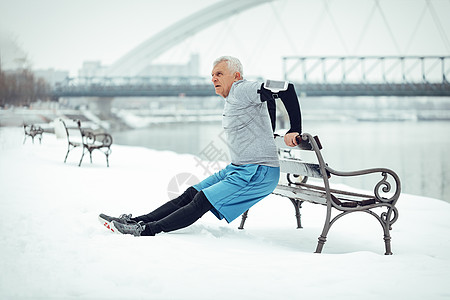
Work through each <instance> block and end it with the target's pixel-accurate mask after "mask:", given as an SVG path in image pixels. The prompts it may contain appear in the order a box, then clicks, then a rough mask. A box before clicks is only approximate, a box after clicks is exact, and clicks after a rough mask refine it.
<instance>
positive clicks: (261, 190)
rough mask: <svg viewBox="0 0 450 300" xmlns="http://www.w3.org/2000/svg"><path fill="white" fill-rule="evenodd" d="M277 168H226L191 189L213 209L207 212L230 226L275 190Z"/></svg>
mask: <svg viewBox="0 0 450 300" xmlns="http://www.w3.org/2000/svg"><path fill="white" fill-rule="evenodd" d="M279 178H280V168H278V167H268V166H262V165H254V164H249V165H241V166H235V165H232V164H230V165H228V166H226V167H225V168H224V169H222V170H220V171H219V172H217V173H215V174H213V175H211V176H209V177H208V178H206V179H205V180H203V181H202V182H200V183H198V184H196V185H194V186H193V187H194V188H195V189H196V190H197V191H203V193H204V194H205V196H206V198H208V200H209V202H211V204H212V205H213V207H214V208H213V209H212V210H211V212H212V213H213V214H214V215H216V217H217V218H219V219H220V220H221V219H223V218H225V220H226V221H227V222H228V223H230V222H231V221H233V220H234V219H236V218H237V217H239V216H240V215H242V214H243V213H244V212H245V211H246V210H248V209H249V208H250V207H252V206H253V205H254V204H256V203H257V202H259V201H260V200H262V199H263V198H265V197H266V196H268V195H269V194H270V193H272V192H273V190H274V189H275V188H276V186H277V184H278V180H279Z"/></svg>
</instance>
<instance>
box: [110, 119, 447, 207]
mask: <svg viewBox="0 0 450 300" xmlns="http://www.w3.org/2000/svg"><path fill="white" fill-rule="evenodd" d="M303 131H304V132H308V133H311V134H313V135H318V136H319V137H320V140H321V142H322V145H323V150H322V152H323V156H324V158H325V161H326V162H327V163H328V164H329V165H330V166H331V167H332V168H333V169H336V170H339V171H353V170H359V169H364V168H372V167H385V168H389V169H392V170H394V171H395V172H396V173H397V174H398V175H399V176H400V179H401V182H402V192H404V193H408V194H414V195H422V196H426V197H432V198H437V199H442V200H445V201H448V202H450V174H449V173H450V155H448V154H447V151H448V149H450V137H449V132H450V122H446V121H434V122H433V121H428V122H418V121H405V122H357V121H345V122H342V121H341V122H339V121H320V122H319V121H308V120H306V121H304V122H303ZM114 142H115V143H117V144H123V145H133V146H143V147H148V148H152V149H156V150H170V151H175V152H177V153H189V154H194V155H197V156H199V157H202V156H203V158H204V154H205V150H206V149H208V147H209V148H210V147H211V146H213V147H214V148H217V149H220V151H223V153H226V155H227V154H228V150H227V148H226V144H225V142H224V140H223V129H222V127H221V124H220V123H219V122H216V123H197V124H170V125H157V126H153V127H152V128H146V129H137V130H129V131H122V132H115V133H114ZM228 157H229V156H228ZM351 185H352V186H355V187H358V188H365V189H372V188H373V184H372V183H367V182H366V181H365V180H364V179H360V180H355V181H353V182H352V183H351Z"/></svg>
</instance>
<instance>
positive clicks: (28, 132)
mask: <svg viewBox="0 0 450 300" xmlns="http://www.w3.org/2000/svg"><path fill="white" fill-rule="evenodd" d="M23 130H24V132H25V137H24V139H23V144H25V140H26V139H27V137H28V136H30V137H31V140H32V141H33V144H34V137H35V136H38V138H39V144H41V142H42V133H44V129H42V128H41V126H36V125H34V124H31V125H26V124H23Z"/></svg>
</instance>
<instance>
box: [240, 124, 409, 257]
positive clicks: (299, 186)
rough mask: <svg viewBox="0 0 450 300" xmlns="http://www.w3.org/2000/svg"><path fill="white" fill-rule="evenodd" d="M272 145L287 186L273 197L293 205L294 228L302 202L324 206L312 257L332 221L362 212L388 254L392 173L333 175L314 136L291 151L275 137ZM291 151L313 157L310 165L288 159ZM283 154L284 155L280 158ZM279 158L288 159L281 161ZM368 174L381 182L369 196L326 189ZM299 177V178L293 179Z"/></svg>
mask: <svg viewBox="0 0 450 300" xmlns="http://www.w3.org/2000/svg"><path fill="white" fill-rule="evenodd" d="M275 141H276V144H277V147H278V149H279V153H280V157H281V158H280V169H281V172H282V173H287V183H281V181H280V183H279V184H278V186H277V188H276V189H275V190H274V192H273V194H275V195H280V196H283V197H286V198H289V199H290V200H291V202H292V204H294V207H295V215H296V218H297V228H302V225H301V219H300V208H301V205H302V203H303V202H304V201H307V202H310V203H316V204H322V205H324V206H326V216H325V224H324V226H323V229H322V233H321V234H320V236H319V241H318V244H317V247H316V251H315V253H321V252H322V248H323V245H324V244H325V242H326V239H327V234H328V232H329V230H330V227H331V226H332V225H333V224H334V222H335V221H337V220H338V219H339V218H341V217H343V216H345V215H348V214H350V213H353V212H365V213H368V214H370V215H372V216H373V217H375V218H376V219H377V220H378V221H379V223H380V224H381V227H382V228H383V233H384V244H385V249H386V252H385V254H386V255H390V254H392V252H391V236H390V230H391V229H392V227H391V226H392V224H394V223H395V222H396V221H397V218H398V210H397V208H396V207H395V204H396V202H397V200H398V198H399V196H400V191H401V186H400V178H399V177H398V176H397V174H396V173H395V172H394V171H392V170H389V169H386V168H374V169H366V170H359V171H353V172H341V171H336V170H334V169H332V168H331V167H329V166H328V164H326V163H325V161H324V159H323V157H322V153H321V151H320V150H321V149H322V145H321V143H320V140H319V138H318V137H317V136H315V137H313V136H312V135H310V134H308V133H304V134H302V135H301V142H300V144H299V145H298V146H296V147H294V148H291V147H287V146H286V145H285V143H284V140H283V137H279V136H278V137H276V138H275ZM292 149H295V150H300V154H302V155H303V154H304V155H305V156H307V153H305V152H309V153H312V154H313V155H310V156H312V157H313V158H314V159H310V161H313V162H306V161H303V160H300V159H299V158H295V157H291V158H289V156H292V154H291V151H292ZM283 153H285V154H287V155H283ZM283 156H288V157H287V158H286V157H284V158H283ZM368 174H372V175H373V174H375V176H378V175H379V176H381V179H380V178H379V177H377V178H378V179H376V181H378V180H379V181H378V182H376V183H375V184H374V188H373V194H369V195H366V194H361V193H354V192H350V191H345V190H338V189H333V188H331V187H330V179H331V177H332V176H344V177H353V176H362V175H368ZM299 176H301V177H300V178H296V177H299ZM310 177H311V178H318V179H320V180H316V183H314V184H309V183H308V184H307V180H308V178H310ZM299 179H301V180H299ZM247 216H248V211H246V212H245V213H244V214H243V215H242V219H241V224H240V226H239V229H243V228H244V223H245V220H246V218H247ZM358 226H359V224H358Z"/></svg>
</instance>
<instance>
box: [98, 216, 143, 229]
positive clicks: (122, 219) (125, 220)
mask: <svg viewBox="0 0 450 300" xmlns="http://www.w3.org/2000/svg"><path fill="white" fill-rule="evenodd" d="M98 220H99V221H100V222H101V223H102V224H103V226H105V227H106V228H107V229H109V230H111V231H112V232H115V231H114V229H113V228H112V226H111V222H112V221H116V222H118V223H121V224H129V223H132V224H133V223H134V224H135V223H136V222H135V221H132V220H131V214H129V215H126V214H122V215H120V216H119V217H118V218H116V217H110V216H107V215H105V214H100V215H99V216H98Z"/></svg>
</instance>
